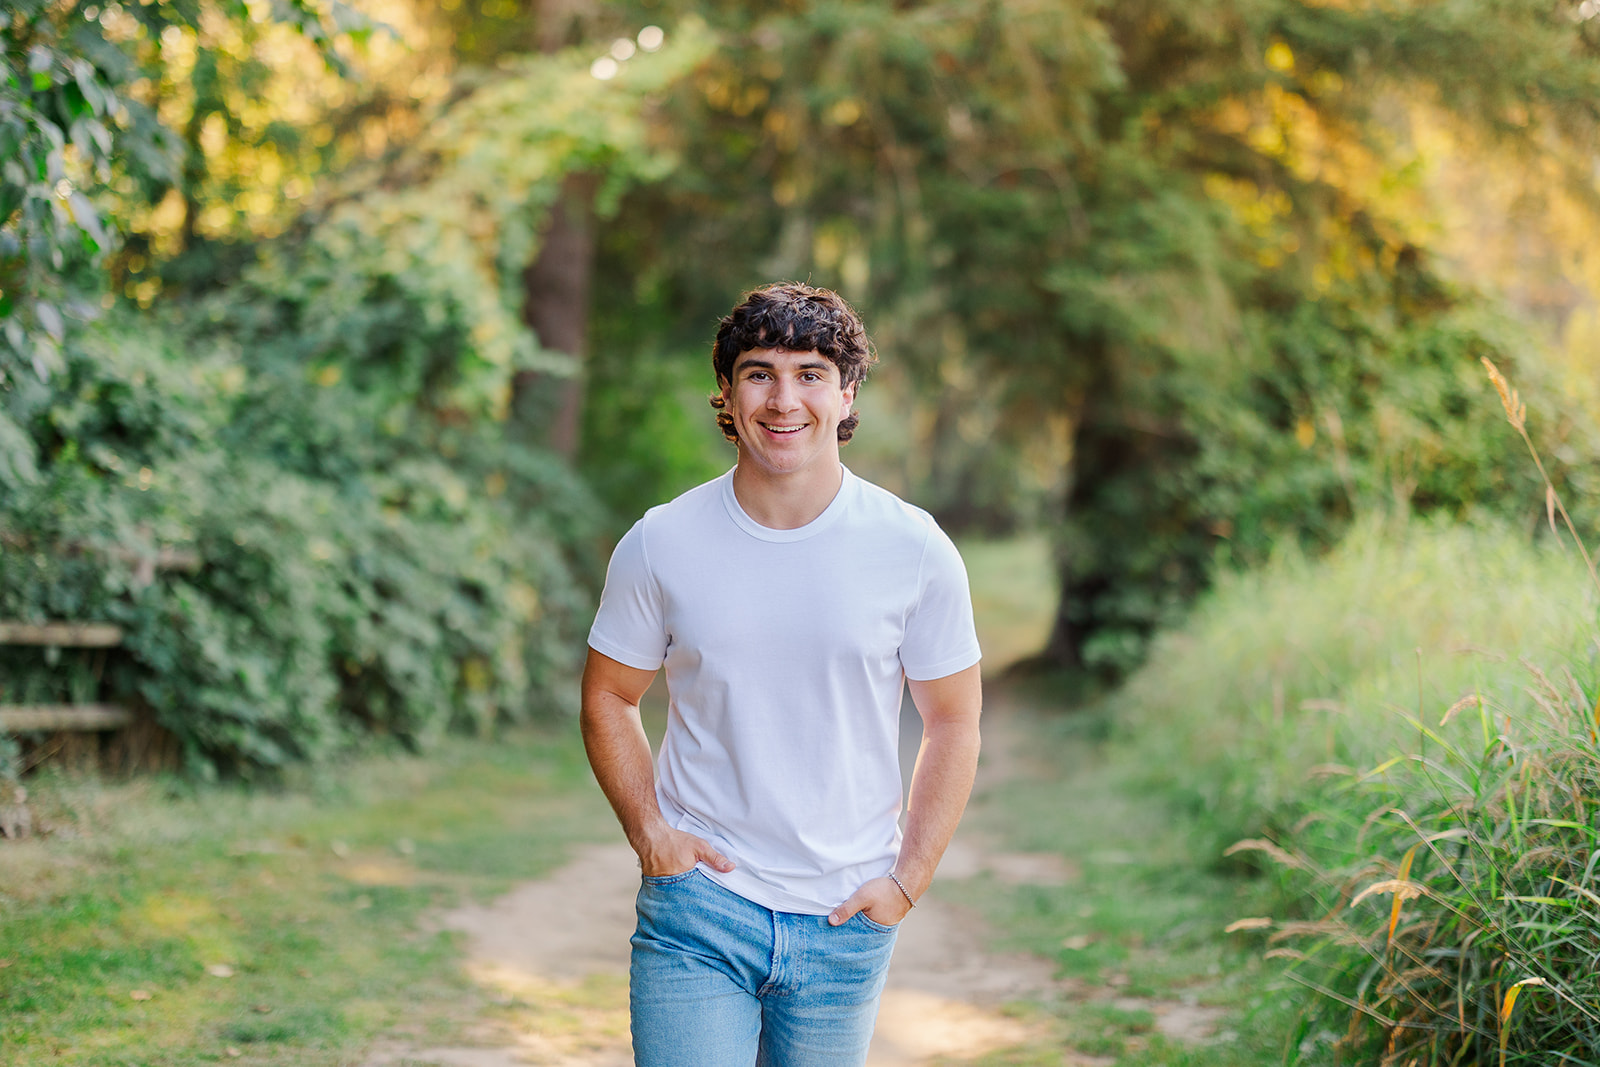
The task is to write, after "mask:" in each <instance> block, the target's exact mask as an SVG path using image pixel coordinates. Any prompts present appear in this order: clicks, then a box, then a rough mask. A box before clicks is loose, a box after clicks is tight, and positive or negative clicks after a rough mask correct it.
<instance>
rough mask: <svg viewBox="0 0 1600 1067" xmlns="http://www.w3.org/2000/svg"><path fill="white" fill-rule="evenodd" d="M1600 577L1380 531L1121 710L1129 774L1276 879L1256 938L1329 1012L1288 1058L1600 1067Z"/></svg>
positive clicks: (1135, 690)
mask: <svg viewBox="0 0 1600 1067" xmlns="http://www.w3.org/2000/svg"><path fill="white" fill-rule="evenodd" d="M1491 376H1492V377H1493V378H1494V379H1495V384H1496V386H1497V388H1498V389H1499V390H1500V393H1501V398H1502V400H1503V401H1504V403H1505V407H1506V412H1507V415H1508V417H1509V418H1510V419H1511V422H1512V424H1513V426H1515V427H1516V429H1517V430H1518V432H1519V433H1521V434H1522V436H1523V437H1524V439H1525V440H1528V443H1529V447H1530V450H1532V449H1533V445H1532V441H1531V440H1530V439H1529V438H1528V434H1527V431H1526V423H1525V409H1524V408H1523V406H1522V404H1521V401H1520V398H1518V397H1517V396H1516V393H1515V391H1514V390H1511V389H1510V387H1509V384H1508V383H1506V382H1505V381H1504V379H1503V378H1500V377H1499V376H1498V373H1497V372H1494V371H1493V369H1492V368H1491ZM1533 454H1534V459H1535V462H1536V463H1537V462H1538V454H1537V451H1534V452H1533ZM1541 471H1542V466H1541ZM1545 505H1546V506H1545V514H1544V515H1541V516H1540V518H1541V520H1547V521H1548V523H1549V526H1550V527H1551V529H1552V531H1553V532H1563V531H1558V530H1557V526H1556V518H1557V516H1558V515H1559V516H1560V517H1561V518H1562V519H1563V520H1565V526H1566V529H1565V531H1564V532H1565V533H1567V534H1568V535H1570V537H1571V538H1572V539H1573V540H1577V532H1576V530H1574V529H1573V527H1572V523H1571V521H1570V520H1569V519H1567V516H1566V511H1565V508H1564V507H1562V505H1561V501H1560V499H1559V497H1558V496H1557V495H1556V493H1555V490H1554V488H1553V487H1549V489H1548V493H1547V497H1546V501H1545ZM1541 524H1542V523H1541ZM1585 569H1587V570H1588V574H1587V575H1586V574H1585ZM1587 579H1595V570H1594V567H1593V563H1592V561H1591V559H1590V557H1589V554H1588V553H1587V551H1585V550H1583V546H1582V543H1581V541H1579V542H1578V546H1577V550H1576V551H1574V550H1573V549H1572V547H1571V546H1570V544H1569V547H1568V548H1567V549H1566V550H1565V551H1564V552H1563V551H1560V550H1558V549H1556V548H1554V547H1543V548H1541V547H1537V546H1535V545H1533V544H1532V543H1531V542H1530V539H1529V538H1528V537H1527V535H1526V533H1524V532H1517V531H1512V530H1508V529H1504V528H1501V529H1468V528H1462V527H1451V526H1435V525H1409V526H1405V527H1400V528H1394V527H1388V528H1385V527H1384V526H1382V525H1379V524H1369V525H1367V526H1364V527H1362V528H1359V529H1358V530H1357V531H1356V532H1355V533H1354V534H1353V535H1352V537H1351V538H1350V539H1349V540H1348V541H1347V542H1346V543H1345V544H1344V545H1343V546H1342V547H1341V548H1340V549H1339V550H1338V551H1337V552H1335V553H1333V554H1332V556H1330V557H1329V558H1327V559H1325V560H1322V561H1319V562H1315V563H1313V562H1310V561H1307V560H1304V559H1299V558H1295V557H1292V556H1285V557H1283V558H1281V559H1279V560H1277V561H1275V562H1274V563H1273V565H1272V566H1269V567H1267V568H1266V569H1265V570H1263V571H1262V572H1260V573H1257V574H1254V575H1248V576H1240V577H1237V578H1234V579H1232V580H1231V581H1229V582H1226V583H1224V584H1223V586H1222V587H1221V588H1220V589H1219V591H1218V593H1217V594H1216V595H1215V596H1214V597H1213V598H1212V599H1211V600H1210V601H1209V603H1208V604H1207V605H1206V606H1205V607H1204V608H1203V609H1202V611H1200V612H1199V613H1198V614H1197V616H1196V617H1195V619H1194V621H1193V623H1192V624H1191V625H1190V626H1188V627H1187V628H1186V629H1185V630H1184V631H1183V632H1181V633H1179V634H1176V635H1174V636H1172V637H1170V638H1169V639H1167V640H1166V641H1165V642H1164V643H1163V645H1162V646H1161V647H1160V648H1159V649H1158V651H1157V654H1156V655H1155V657H1154V658H1153V659H1152V661H1151V664H1150V666H1149V667H1148V668H1147V669H1146V670H1145V671H1143V672H1142V673H1141V674H1140V675H1139V677H1138V678H1136V679H1135V680H1134V682H1133V683H1132V684H1131V685H1130V686H1129V687H1128V688H1127V689H1126V691H1125V692H1124V693H1123V694H1122V695H1121V696H1120V698H1119V704H1120V706H1121V711H1122V722H1123V724H1124V731H1125V732H1124V735H1123V740H1122V744H1121V746H1120V752H1121V755H1122V757H1123V758H1124V759H1127V760H1133V761H1138V763H1139V765H1141V766H1144V767H1149V768H1159V769H1160V771H1159V773H1157V772H1155V771H1151V772H1149V773H1147V775H1146V778H1147V780H1148V781H1150V782H1151V783H1152V784H1159V785H1161V786H1162V787H1163V788H1165V789H1166V790H1167V791H1168V792H1169V794H1170V795H1172V796H1174V797H1175V798H1177V799H1178V800H1179V801H1181V802H1182V803H1183V804H1184V805H1185V806H1186V807H1187V808H1188V810H1189V811H1190V812H1191V814H1192V815H1193V816H1195V823H1196V825H1197V826H1199V827H1201V828H1202V829H1203V830H1205V831H1208V832H1209V833H1211V834H1212V835H1214V839H1215V841H1216V842H1217V843H1218V844H1220V843H1221V842H1222V841H1224V840H1226V839H1227V838H1229V837H1235V836H1236V837H1238V838H1239V840H1237V841H1235V842H1234V843H1233V844H1232V845H1231V846H1230V847H1228V848H1226V849H1223V850H1221V851H1222V854H1223V855H1229V856H1232V857H1234V858H1235V860H1236V861H1240V862H1250V861H1255V862H1257V863H1259V864H1260V869H1261V870H1263V871H1264V872H1265V873H1267V874H1269V875H1270V876H1271V877H1272V878H1273V879H1275V886H1276V889H1277V897H1276V904H1275V905H1273V907H1272V910H1273V911H1274V912H1275V914H1274V915H1273V916H1271V917H1262V916H1249V917H1244V918H1242V920H1241V921H1240V922H1239V923H1237V924H1235V927H1234V928H1235V929H1237V930H1242V931H1260V933H1257V934H1247V935H1246V936H1259V937H1261V938H1262V939H1263V941H1264V946H1263V947H1264V948H1265V949H1266V951H1267V955H1269V956H1274V957H1281V958H1288V959H1289V960H1291V961H1292V962H1291V965H1290V967H1289V970H1288V971H1287V972H1286V973H1287V976H1288V977H1289V978H1291V979H1294V980H1295V981H1298V982H1299V983H1301V984H1302V985H1304V986H1306V987H1308V988H1310V989H1312V990H1315V991H1316V992H1317V993H1318V994H1319V996H1317V997H1315V998H1313V999H1311V1000H1310V1001H1309V1002H1308V1005H1307V1008H1306V1011H1305V1012H1304V1014H1303V1015H1302V1017H1301V1020H1300V1023H1299V1026H1298V1029H1297V1030H1296V1031H1295V1032H1294V1033H1292V1034H1290V1035H1288V1039H1287V1041H1286V1044H1285V1051H1284V1062H1286V1063H1296V1064H1298V1063H1318V1062H1328V1061H1330V1060H1331V1061H1333V1062H1340V1063H1356V1064H1379V1065H1382V1067H1390V1065H1393V1067H1401V1065H1406V1067H1409V1065H1413V1064H1415V1065H1418V1067H1421V1065H1444V1064H1451V1065H1464V1064H1498V1065H1500V1067H1506V1065H1511V1064H1535V1063H1537V1064H1571V1065H1585V1064H1587V1065H1595V1064H1600V880H1597V874H1600V872H1597V868H1600V703H1597V699H1600V643H1597V629H1596V626H1595V594H1596V592H1597V591H1600V579H1595V580H1593V581H1590V580H1587Z"/></svg>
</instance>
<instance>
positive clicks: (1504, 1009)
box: [1500, 978, 1545, 1067]
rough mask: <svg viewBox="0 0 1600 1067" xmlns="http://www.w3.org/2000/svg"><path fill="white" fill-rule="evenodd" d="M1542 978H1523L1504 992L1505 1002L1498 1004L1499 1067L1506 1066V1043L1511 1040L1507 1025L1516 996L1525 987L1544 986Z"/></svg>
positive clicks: (1515, 1002)
mask: <svg viewBox="0 0 1600 1067" xmlns="http://www.w3.org/2000/svg"><path fill="white" fill-rule="evenodd" d="M1544 984H1545V981H1544V979H1543V978H1524V979H1523V980H1522V981H1520V982H1518V983H1517V984H1516V985H1514V986H1512V987H1511V988H1510V989H1508V990H1506V996H1505V1000H1503V1001H1502V1002H1501V1004H1500V1067H1505V1064H1506V1042H1507V1041H1509V1040H1510V1039H1511V1030H1510V1028H1509V1027H1507V1025H1506V1024H1507V1023H1509V1022H1510V1021H1511V1009H1512V1008H1514V1007H1515V1006H1516V1004H1517V994H1519V993H1521V992H1522V987H1523V986H1525V985H1544Z"/></svg>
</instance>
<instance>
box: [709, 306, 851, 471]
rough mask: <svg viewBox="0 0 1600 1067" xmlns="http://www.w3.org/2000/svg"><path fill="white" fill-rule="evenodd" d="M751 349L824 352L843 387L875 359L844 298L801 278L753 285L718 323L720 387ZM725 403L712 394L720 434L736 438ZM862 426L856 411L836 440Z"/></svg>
mask: <svg viewBox="0 0 1600 1067" xmlns="http://www.w3.org/2000/svg"><path fill="white" fill-rule="evenodd" d="M753 348H784V349H788V350H790V351H792V352H812V351H814V352H817V353H818V354H819V355H822V356H826V357H827V358H828V359H829V360H831V361H832V362H833V365H834V366H836V367H838V368H839V379H840V381H839V387H840V388H841V389H846V388H849V386H850V384H851V383H852V382H863V381H866V378H867V370H868V368H870V367H871V366H872V365H873V364H874V363H876V362H878V356H877V354H876V353H875V352H873V350H872V342H871V341H869V340H867V328H866V327H865V326H863V325H862V323H861V316H860V315H858V314H856V311H855V309H854V308H852V307H851V306H850V305H849V304H847V303H845V300H844V297H842V296H840V295H839V294H838V293H835V292H834V291H832V290H831V289H818V288H815V287H813V286H810V285H806V284H805V283H803V282H777V283H775V284H773V285H764V286H762V287H761V288H759V289H752V290H751V291H750V292H748V293H746V294H745V295H744V300H743V301H742V302H741V303H740V304H739V306H738V307H736V308H734V309H733V310H732V311H731V312H729V313H728V315H727V316H726V317H725V318H724V319H723V320H722V322H721V323H720V324H719V325H718V326H717V340H716V342H715V343H714V344H713V345H712V346H711V367H712V369H713V370H715V371H716V372H717V384H718V385H721V384H723V383H725V382H728V381H731V380H732V379H733V363H734V361H735V360H736V359H738V358H739V353H741V352H748V351H750V350H751V349H753ZM725 404H726V402H725V401H724V400H723V399H722V397H721V395H716V394H714V395H713V396H712V397H711V406H712V407H714V408H716V409H717V425H718V426H719V427H720V428H721V429H722V435H723V436H724V437H726V438H727V439H728V440H730V441H737V440H738V439H739V435H738V433H737V432H736V431H735V430H734V426H733V416H731V415H729V414H728V413H727V412H726V411H723V410H722V409H723V407H724V406H725ZM860 424H861V415H860V414H859V413H858V412H855V411H852V412H851V413H850V414H849V416H848V417H846V418H844V419H842V420H840V422H839V443H840V444H844V443H845V442H846V441H848V440H850V437H851V435H852V434H854V433H855V431H856V427H857V426H859V425H860Z"/></svg>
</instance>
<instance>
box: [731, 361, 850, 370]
mask: <svg viewBox="0 0 1600 1067" xmlns="http://www.w3.org/2000/svg"><path fill="white" fill-rule="evenodd" d="M831 366H833V363H832V362H830V361H829V360H826V359H818V360H812V361H810V362H807V363H802V364H800V365H799V366H798V367H796V368H795V370H827V369H828V368H829V367H831ZM752 367H758V368H760V369H762V370H777V369H778V365H777V364H776V363H772V362H770V361H768V360H765V359H747V360H745V361H744V362H742V363H740V364H739V365H738V366H737V367H735V368H734V369H735V370H736V371H745V370H749V369H750V368H752Z"/></svg>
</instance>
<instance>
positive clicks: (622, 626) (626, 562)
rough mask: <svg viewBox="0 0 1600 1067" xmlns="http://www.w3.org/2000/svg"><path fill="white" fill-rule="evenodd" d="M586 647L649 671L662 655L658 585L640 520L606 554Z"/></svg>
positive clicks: (662, 626)
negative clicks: (608, 555)
mask: <svg viewBox="0 0 1600 1067" xmlns="http://www.w3.org/2000/svg"><path fill="white" fill-rule="evenodd" d="M589 647H590V648H592V649H594V650H595V651H596V652H599V653H600V654H602V655H605V656H610V657H611V658H612V659H614V660H616V661H617V662H618V663H621V664H625V665H626V666H629V667H633V668H636V669H637V670H641V671H653V670H656V669H657V668H658V667H660V666H661V664H662V662H663V661H664V660H665V659H666V655H667V628H666V623H665V620H664V615H663V611H662V603H661V588H660V586H659V585H657V583H656V580H655V577H654V576H653V575H652V574H651V573H650V559H649V555H648V553H647V552H646V546H645V534H644V520H643V519H640V520H639V521H638V522H636V523H634V524H633V529H631V530H629V531H628V532H627V533H626V534H624V535H623V538H622V540H620V541H618V542H617V547H616V549H615V550H614V551H613V552H612V553H611V563H610V565H609V566H607V567H606V587H605V590H604V592H602V593H601V594H600V608H599V610H598V611H596V612H595V616H594V625H593V626H592V627H590V628H589Z"/></svg>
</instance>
